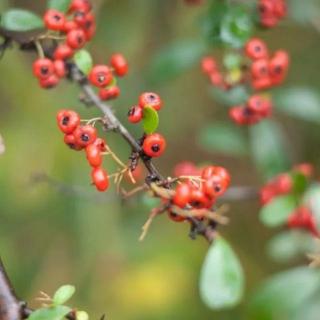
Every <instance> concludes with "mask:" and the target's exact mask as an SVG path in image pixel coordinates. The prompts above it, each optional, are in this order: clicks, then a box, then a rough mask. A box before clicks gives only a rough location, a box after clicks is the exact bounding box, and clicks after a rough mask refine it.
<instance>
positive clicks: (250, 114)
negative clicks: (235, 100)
mask: <svg viewBox="0 0 320 320" xmlns="http://www.w3.org/2000/svg"><path fill="white" fill-rule="evenodd" d="M271 112H272V102H271V101H270V99H269V98H268V97H265V96H263V95H258V94H256V95H253V96H252V97H250V99H249V100H248V101H247V103H246V104H245V105H240V106H235V107H232V108H231V109H230V111H229V115H230V118H231V119H232V120H233V121H234V122H235V123H237V124H240V125H251V124H255V123H258V122H259V121H261V120H262V119H264V118H267V117H269V116H270V115H271Z"/></svg>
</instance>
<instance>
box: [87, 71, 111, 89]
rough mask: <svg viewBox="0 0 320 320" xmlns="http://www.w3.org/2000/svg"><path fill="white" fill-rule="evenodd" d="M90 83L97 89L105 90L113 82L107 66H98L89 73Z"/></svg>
mask: <svg viewBox="0 0 320 320" xmlns="http://www.w3.org/2000/svg"><path fill="white" fill-rule="evenodd" d="M89 81H90V82H91V83H92V84H93V85H94V86H96V87H99V88H104V87H106V86H108V85H109V84H110V83H111V81H112V73H111V71H110V68H109V67H108V66H105V65H96V66H94V67H93V68H92V70H91V71H90V73H89Z"/></svg>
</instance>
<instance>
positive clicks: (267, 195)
mask: <svg viewBox="0 0 320 320" xmlns="http://www.w3.org/2000/svg"><path fill="white" fill-rule="evenodd" d="M274 196H275V193H274V191H273V190H272V188H269V187H264V188H262V189H261V190H260V202H261V204H262V205H266V204H267V203H269V202H270V201H271V200H272V199H273V198H274Z"/></svg>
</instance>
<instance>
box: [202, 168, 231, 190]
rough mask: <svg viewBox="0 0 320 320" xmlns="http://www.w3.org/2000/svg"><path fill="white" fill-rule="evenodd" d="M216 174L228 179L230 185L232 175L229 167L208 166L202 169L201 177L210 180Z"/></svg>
mask: <svg viewBox="0 0 320 320" xmlns="http://www.w3.org/2000/svg"><path fill="white" fill-rule="evenodd" d="M214 176H219V177H221V178H222V179H223V180H225V181H226V183H227V186H229V184H230V181H231V177H230V174H229V172H228V170H227V169H225V168H223V167H220V166H208V167H205V168H203V169H202V173H201V178H202V179H204V180H208V179H210V178H212V177H214Z"/></svg>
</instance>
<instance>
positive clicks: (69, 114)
mask: <svg viewBox="0 0 320 320" xmlns="http://www.w3.org/2000/svg"><path fill="white" fill-rule="evenodd" d="M57 123H58V126H59V128H60V130H61V131H62V132H64V133H66V134H70V133H73V131H74V130H75V129H76V128H77V127H78V126H79V125H80V116H79V114H78V113H77V112H75V111H73V110H61V111H59V112H58V114H57Z"/></svg>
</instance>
